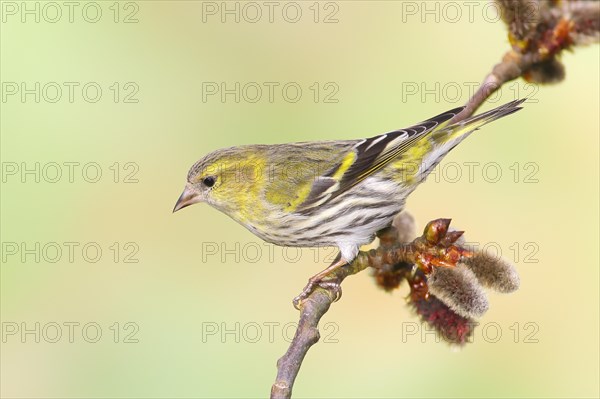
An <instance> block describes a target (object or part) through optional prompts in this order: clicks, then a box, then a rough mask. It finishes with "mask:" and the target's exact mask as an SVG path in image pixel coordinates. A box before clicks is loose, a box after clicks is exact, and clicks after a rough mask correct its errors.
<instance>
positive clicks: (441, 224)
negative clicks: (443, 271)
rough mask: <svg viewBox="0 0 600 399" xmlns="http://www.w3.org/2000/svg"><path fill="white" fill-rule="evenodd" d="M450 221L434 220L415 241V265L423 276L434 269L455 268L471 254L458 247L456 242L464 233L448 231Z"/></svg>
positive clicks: (471, 254)
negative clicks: (421, 271)
mask: <svg viewBox="0 0 600 399" xmlns="http://www.w3.org/2000/svg"><path fill="white" fill-rule="evenodd" d="M450 221H451V219H436V220H433V221H431V222H429V223H428V224H427V226H425V230H424V231H423V236H422V237H420V238H417V240H415V250H416V253H417V255H416V257H415V258H416V259H415V260H416V264H417V266H418V267H419V268H420V269H421V270H423V272H424V273H425V274H430V273H431V272H432V271H433V268H434V267H455V266H456V265H457V264H458V262H460V260H462V258H465V257H471V256H473V253H472V252H471V251H468V250H466V249H464V248H462V247H460V246H458V245H455V243H456V241H457V240H458V239H459V238H460V237H461V236H462V235H463V233H464V231H450V232H449V231H448V228H449V227H450Z"/></svg>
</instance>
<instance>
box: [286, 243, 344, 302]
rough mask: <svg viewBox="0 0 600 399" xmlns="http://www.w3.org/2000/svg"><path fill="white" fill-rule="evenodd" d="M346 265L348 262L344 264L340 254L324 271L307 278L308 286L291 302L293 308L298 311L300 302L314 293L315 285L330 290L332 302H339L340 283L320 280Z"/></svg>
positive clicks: (340, 295)
mask: <svg viewBox="0 0 600 399" xmlns="http://www.w3.org/2000/svg"><path fill="white" fill-rule="evenodd" d="M347 263H348V262H346V260H345V259H344V258H342V257H341V254H340V255H338V258H337V259H336V260H335V261H333V263H332V264H331V265H329V266H328V267H327V268H326V269H324V270H322V271H320V272H319V273H317V274H315V275H314V276H312V277H311V278H309V279H308V284H306V287H304V289H303V290H302V292H301V293H300V295H298V296H297V297H296V298H294V300H293V303H294V307H295V308H296V309H298V310H300V306H302V302H304V300H305V299H306V298H308V296H309V295H310V294H311V293H312V292H313V291H314V289H315V288H316V286H317V285H318V286H320V287H322V288H325V289H332V290H333V291H334V293H335V299H334V302H335V301H337V300H339V299H340V298H341V297H342V287H341V286H340V283H339V282H337V281H322V280H323V278H325V277H326V276H327V275H328V274H329V273H331V272H332V271H334V270H336V269H337V268H339V267H342V266H344V265H346V264H347Z"/></svg>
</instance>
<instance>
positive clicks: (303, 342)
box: [271, 0, 600, 398]
mask: <svg viewBox="0 0 600 399" xmlns="http://www.w3.org/2000/svg"><path fill="white" fill-rule="evenodd" d="M496 1H497V3H498V4H499V5H500V6H501V9H502V11H503V17H504V21H505V22H506V24H507V26H508V30H509V40H510V42H511V44H512V49H511V50H510V51H508V52H507V53H506V54H505V55H504V57H503V58H502V61H501V62H500V63H499V64H497V65H495V66H494V68H493V69H492V71H491V72H490V73H489V74H488V75H487V76H486V77H485V79H484V80H483V83H482V85H481V86H480V87H479V89H478V90H477V91H476V92H475V93H474V95H473V96H472V97H471V99H469V101H468V102H467V104H466V108H465V109H464V111H462V112H461V113H459V114H458V115H456V116H455V117H454V118H453V120H452V121H451V122H452V123H456V122H460V121H462V120H464V119H466V118H468V117H469V116H471V115H473V113H474V112H475V111H476V110H477V109H478V108H479V107H480V106H481V105H482V104H483V103H484V102H485V101H486V99H487V98H489V97H490V96H491V95H492V94H493V93H494V92H495V91H497V90H498V89H499V88H500V87H501V86H502V85H503V84H505V83H507V82H509V81H511V80H514V79H517V78H519V77H523V78H525V79H526V80H528V81H529V82H536V83H555V82H558V81H560V80H562V79H563V78H564V67H563V66H562V64H561V63H560V61H559V60H558V57H559V56H560V54H561V52H563V51H564V50H567V49H570V48H571V47H572V46H574V45H579V44H588V43H591V42H595V41H598V38H599V32H600V22H599V21H600V3H599V2H597V1H583V0H573V1H568V2H555V1H537V0H496ZM532 7H533V8H532ZM439 220H442V219H439ZM439 220H438V221H439ZM448 223H449V221H448ZM428 226H429V225H428ZM446 228H447V226H446ZM426 232H427V229H426ZM400 233H401V234H402V232H400ZM444 234H445V233H444ZM379 236H380V246H379V248H378V249H377V250H371V251H370V252H360V253H359V255H358V256H357V258H356V259H355V260H354V261H353V262H352V264H350V265H347V266H344V267H342V268H338V269H336V270H335V271H333V272H332V273H331V274H330V275H329V276H328V277H327V278H326V279H324V280H325V281H333V282H337V283H338V284H341V282H342V281H343V280H344V279H345V278H346V277H348V276H351V275H353V274H356V273H359V272H360V271H362V270H364V269H366V268H368V267H374V268H377V269H379V270H382V271H383V272H382V273H381V277H382V279H385V277H386V276H387V277H389V276H392V277H393V273H388V272H386V271H385V270H388V269H390V267H389V266H390V265H391V264H394V263H396V264H397V263H399V262H406V263H409V264H410V263H413V264H414V263H416V264H419V265H420V266H424V265H423V262H424V261H425V262H426V260H425V259H423V257H422V256H423V253H424V252H423V247H422V245H423V240H424V239H425V238H424V237H425V235H424V237H421V238H420V239H417V240H415V241H414V242H413V243H412V244H408V245H406V244H398V243H397V242H396V243H394V242H393V240H389V239H388V238H386V237H385V233H384V234H379ZM456 238H458V237H456ZM419 240H421V241H419ZM452 242H453V241H452ZM420 245H421V247H419V246H420ZM452 246H453V247H454V248H456V247H455V246H454V245H452ZM425 252H427V251H425ZM450 252H452V251H449V252H448V253H447V255H448V254H449V253H450ZM455 255H456V253H454V256H455ZM463 255H467V254H466V253H461V256H463ZM448 256H450V255H448ZM477 256H478V257H482V258H483V259H485V255H482V254H479V255H477ZM473 259H474V258H473ZM453 261H456V259H453ZM477 261H478V262H479V260H477ZM425 266H426V265H425ZM494 267H496V268H497V265H494ZM423 270H426V267H425V268H424V269H423ZM482 270H485V268H483V269H482ZM510 273H512V272H507V275H510ZM392 280H393V278H392ZM382 281H383V280H382ZM506 281H510V282H511V284H508V286H509V287H510V289H516V286H517V285H518V284H517V285H515V284H516V283H515V279H514V276H513V277H512V280H511V279H510V278H508V279H507V280H506ZM517 281H518V279H517ZM503 284H504V285H503ZM505 284H506V282H502V283H500V287H501V288H502V287H504V288H506V286H505ZM421 286H422V281H421V280H415V281H414V282H413V285H411V290H413V291H412V292H413V293H412V294H411V295H413V296H416V297H421V296H422V293H421V292H420V291H419V290H420V287H421ZM384 288H385V286H384ZM504 288H503V289H504ZM424 295H425V296H427V293H426V292H425V294H424ZM336 298H338V295H337V292H336V291H335V289H334V288H333V287H332V288H327V287H326V288H323V287H319V288H317V289H315V290H314V291H313V292H312V293H311V294H310V295H309V296H308V297H307V299H306V300H305V301H304V303H303V304H302V306H301V309H300V321H299V323H298V328H297V330H296V334H295V336H294V339H293V340H292V343H291V344H290V347H289V348H288V350H287V352H286V353H285V355H284V356H283V357H281V358H280V359H279V361H278V362H277V379H276V381H275V383H274V384H273V386H272V388H271V398H291V395H292V388H293V385H294V381H295V379H296V376H297V375H298V372H299V371H300V366H301V365H302V361H303V360H304V357H305V356H306V353H307V352H308V350H309V349H310V348H311V347H312V345H314V344H315V343H317V342H318V340H319V330H318V324H319V321H320V320H321V317H323V315H324V314H325V313H326V312H327V311H328V310H329V307H330V306H331V304H332V303H333V302H334V301H335V300H336ZM436 301H437V302H433V305H435V306H437V308H427V306H429V307H431V306H432V305H431V304H430V305H427V306H426V308H425V309H424V310H422V312H421V313H425V312H432V311H433V310H435V311H438V312H440V310H439V307H440V306H442V305H440V303H438V302H439V300H436ZM416 306H421V305H420V302H416ZM441 311H443V312H446V313H447V312H448V310H447V309H446V308H443V309H442V310H441ZM455 320H462V319H459V318H458V316H457V317H456V318H455ZM465 320H466V319H465Z"/></svg>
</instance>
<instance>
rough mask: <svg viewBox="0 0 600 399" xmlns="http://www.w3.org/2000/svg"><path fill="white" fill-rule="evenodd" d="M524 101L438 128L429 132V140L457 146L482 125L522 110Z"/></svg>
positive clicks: (511, 103) (516, 101)
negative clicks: (454, 142)
mask: <svg viewBox="0 0 600 399" xmlns="http://www.w3.org/2000/svg"><path fill="white" fill-rule="evenodd" d="M525 100H526V99H520V100H514V101H511V102H509V103H506V104H504V105H501V106H500V107H498V108H494V109H492V110H490V111H487V112H484V113H482V114H479V115H475V116H472V117H470V118H468V119H465V120H463V121H460V122H457V123H453V124H451V125H445V126H440V127H438V128H437V129H434V130H433V131H432V132H431V136H430V138H431V139H432V140H433V141H434V142H436V143H438V144H441V143H445V142H453V141H456V144H458V142H460V141H462V139H464V138H465V137H467V136H468V135H469V134H471V133H473V132H474V131H475V130H477V129H479V128H481V127H482V126H483V125H486V124H488V123H490V122H493V121H495V120H497V119H500V118H502V117H505V116H507V115H510V114H512V113H514V112H517V111H518V110H520V109H522V107H520V106H519V105H521V104H522V103H523V102H524V101H525Z"/></svg>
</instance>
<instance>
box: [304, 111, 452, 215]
mask: <svg viewBox="0 0 600 399" xmlns="http://www.w3.org/2000/svg"><path fill="white" fill-rule="evenodd" d="M463 109H464V107H459V108H454V109H452V110H450V111H447V112H444V113H443V114H440V115H437V116H434V117H433V118H430V119H427V120H425V121H423V122H421V123H419V124H417V125H414V126H411V127H408V128H406V129H401V130H395V131H393V132H389V133H385V134H382V135H379V136H375V137H371V138H369V139H364V140H361V141H359V142H358V143H356V144H355V145H354V146H353V147H352V149H351V150H350V152H348V153H347V154H346V155H345V156H344V157H343V159H342V160H341V161H339V162H338V163H336V164H335V165H334V166H333V167H332V168H330V169H329V170H327V171H326V172H325V173H324V174H323V175H321V176H318V177H317V178H316V179H315V181H314V182H313V184H312V187H311V189H310V192H309V193H308V195H307V196H306V198H305V199H304V201H303V202H302V203H300V204H298V206H297V207H296V209H295V211H296V212H300V213H306V212H308V211H309V210H311V209H312V208H315V207H317V206H320V205H323V204H325V203H326V202H328V201H331V200H332V199H333V198H335V197H337V196H339V195H340V194H342V193H344V192H346V191H347V190H348V189H350V188H351V187H353V186H355V185H357V184H358V183H360V182H361V181H363V180H364V179H366V178H367V177H368V176H370V175H372V174H374V173H376V172H377V171H379V170H381V169H382V168H384V167H385V166H386V165H388V164H389V163H390V162H392V161H393V160H395V159H397V157H398V156H399V155H400V154H402V153H403V152H404V151H406V150H407V149H408V148H410V147H411V146H412V145H413V144H414V143H415V142H417V141H418V140H419V139H421V138H422V137H423V136H425V135H426V134H428V133H429V132H431V131H432V130H434V129H439V128H441V127H444V126H445V125H446V124H447V122H448V121H449V120H450V119H452V118H453V117H454V116H455V115H457V114H458V113H459V112H461V111H462V110H463Z"/></svg>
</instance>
